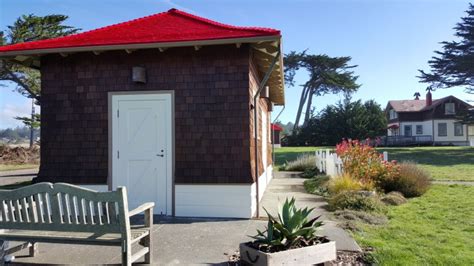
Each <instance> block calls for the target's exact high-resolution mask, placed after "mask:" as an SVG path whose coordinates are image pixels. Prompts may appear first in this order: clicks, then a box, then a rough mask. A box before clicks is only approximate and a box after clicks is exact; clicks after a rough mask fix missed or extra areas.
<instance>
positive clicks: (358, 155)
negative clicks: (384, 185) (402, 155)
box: [336, 140, 399, 186]
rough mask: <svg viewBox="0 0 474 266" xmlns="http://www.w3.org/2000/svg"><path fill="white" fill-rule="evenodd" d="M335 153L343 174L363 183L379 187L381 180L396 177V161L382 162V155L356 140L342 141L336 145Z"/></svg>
mask: <svg viewBox="0 0 474 266" xmlns="http://www.w3.org/2000/svg"><path fill="white" fill-rule="evenodd" d="M336 153H337V155H339V157H341V160H342V164H343V167H344V172H345V173H347V174H349V175H350V176H351V177H353V178H354V179H357V180H360V181H361V182H363V183H366V184H369V183H372V184H374V185H376V186H379V184H380V183H381V182H382V180H384V179H386V178H391V177H393V176H397V175H398V171H399V169H398V168H399V167H398V165H397V164H396V161H392V162H386V161H384V160H383V154H380V153H379V152H377V150H375V149H374V148H373V147H371V146H369V145H366V144H362V143H360V142H359V141H357V140H344V141H342V142H341V143H339V144H338V145H336Z"/></svg>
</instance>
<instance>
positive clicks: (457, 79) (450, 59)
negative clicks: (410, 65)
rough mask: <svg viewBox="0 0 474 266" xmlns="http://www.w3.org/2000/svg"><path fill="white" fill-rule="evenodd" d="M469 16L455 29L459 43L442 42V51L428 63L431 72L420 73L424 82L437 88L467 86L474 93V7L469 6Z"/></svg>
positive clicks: (467, 90)
mask: <svg viewBox="0 0 474 266" xmlns="http://www.w3.org/2000/svg"><path fill="white" fill-rule="evenodd" d="M466 13H467V16H466V17H463V18H461V20H462V21H461V22H460V23H458V24H456V26H455V27H454V30H455V34H454V35H455V36H456V37H457V38H458V40H457V41H450V42H446V41H445V42H442V43H441V44H442V45H443V49H442V51H435V53H436V56H434V57H433V58H432V59H431V60H429V61H428V63H429V65H430V68H431V72H430V73H427V72H425V71H423V70H419V71H420V74H421V75H420V76H418V77H419V78H420V79H421V81H422V82H426V83H431V84H432V85H433V86H434V87H435V88H450V87H455V86H466V92H468V93H474V5H473V4H469V10H467V11H466Z"/></svg>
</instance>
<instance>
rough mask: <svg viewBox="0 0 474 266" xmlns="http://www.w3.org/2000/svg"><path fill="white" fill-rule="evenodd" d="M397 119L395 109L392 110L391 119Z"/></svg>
mask: <svg viewBox="0 0 474 266" xmlns="http://www.w3.org/2000/svg"><path fill="white" fill-rule="evenodd" d="M397 117H398V115H397V112H395V110H393V109H390V119H396V118H397Z"/></svg>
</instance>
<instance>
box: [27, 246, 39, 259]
mask: <svg viewBox="0 0 474 266" xmlns="http://www.w3.org/2000/svg"><path fill="white" fill-rule="evenodd" d="M29 250H30V257H34V256H35V255H36V253H38V243H31V246H30V247H29Z"/></svg>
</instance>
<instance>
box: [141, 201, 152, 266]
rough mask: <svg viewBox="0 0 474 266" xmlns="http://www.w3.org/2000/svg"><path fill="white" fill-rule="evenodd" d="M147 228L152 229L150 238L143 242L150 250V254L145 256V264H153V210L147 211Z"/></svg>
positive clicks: (147, 237)
mask: <svg viewBox="0 0 474 266" xmlns="http://www.w3.org/2000/svg"><path fill="white" fill-rule="evenodd" d="M145 226H147V227H148V228H149V229H150V232H149V234H148V236H146V237H145V238H144V239H143V240H144V241H143V246H144V247H147V248H148V252H147V253H146V254H145V263H146V264H152V257H151V250H152V241H151V240H152V239H151V234H152V233H153V230H152V227H153V209H148V210H146V211H145Z"/></svg>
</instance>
